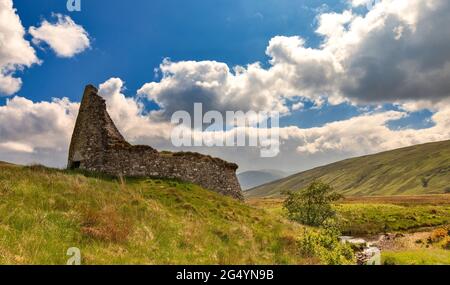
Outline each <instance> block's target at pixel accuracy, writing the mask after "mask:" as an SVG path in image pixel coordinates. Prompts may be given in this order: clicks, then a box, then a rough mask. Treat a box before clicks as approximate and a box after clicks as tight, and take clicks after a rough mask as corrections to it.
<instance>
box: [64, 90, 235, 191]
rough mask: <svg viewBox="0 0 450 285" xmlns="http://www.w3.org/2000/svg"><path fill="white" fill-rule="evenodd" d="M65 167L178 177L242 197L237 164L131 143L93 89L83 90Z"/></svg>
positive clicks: (115, 173)
mask: <svg viewBox="0 0 450 285" xmlns="http://www.w3.org/2000/svg"><path fill="white" fill-rule="evenodd" d="M68 167H69V168H81V169H86V170H90V171H96V172H102V173H106V174H110V175H124V176H149V177H160V178H171V179H179V180H182V181H186V182H191V183H195V184H198V185H200V186H202V187H203V188H206V189H209V190H212V191H215V192H218V193H220V194H223V195H228V196H231V197H234V198H236V199H243V195H242V191H241V187H240V185H239V182H238V180H237V177H236V170H237V168H238V166H237V165H236V164H233V163H229V162H226V161H224V160H221V159H219V158H213V157H210V156H206V155H202V154H198V153H182V152H181V153H168V152H164V153H160V152H158V151H157V150H155V149H153V148H151V147H150V146H132V145H131V144H129V143H128V142H126V141H125V139H124V138H123V137H122V135H121V134H120V132H119V131H118V130H117V128H116V126H115V125H114V123H113V121H112V119H111V118H110V116H109V114H108V112H107V111H106V104H105V100H104V99H103V98H101V97H100V96H99V95H98V94H97V89H96V88H95V87H93V86H91V85H88V86H87V87H86V89H85V92H84V95H83V100H82V102H81V106H80V111H79V114H78V118H77V122H76V125H75V129H74V133H73V136H72V141H71V145H70V150H69V161H68Z"/></svg>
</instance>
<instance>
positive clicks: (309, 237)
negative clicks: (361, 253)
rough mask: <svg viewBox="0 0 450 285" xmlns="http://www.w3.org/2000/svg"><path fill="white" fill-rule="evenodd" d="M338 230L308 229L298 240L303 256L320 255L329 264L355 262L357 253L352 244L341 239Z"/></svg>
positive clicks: (323, 261)
mask: <svg viewBox="0 0 450 285" xmlns="http://www.w3.org/2000/svg"><path fill="white" fill-rule="evenodd" d="M337 233H338V232H336V231H334V230H330V229H325V230H320V231H314V230H306V229H305V231H304V234H303V236H302V238H301V239H300V240H299V241H298V248H299V253H300V255H301V256H302V257H306V258H312V257H318V258H319V259H320V261H321V262H322V263H324V264H327V265H339V264H354V262H355V260H354V259H355V255H354V251H353V250H352V248H351V246H350V245H349V244H347V243H342V242H340V240H339V235H338V234H337Z"/></svg>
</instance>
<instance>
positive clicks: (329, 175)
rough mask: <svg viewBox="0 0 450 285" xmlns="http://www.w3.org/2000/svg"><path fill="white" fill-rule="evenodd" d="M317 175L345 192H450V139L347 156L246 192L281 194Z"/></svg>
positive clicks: (248, 193) (315, 177) (268, 194)
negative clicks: (348, 157)
mask: <svg viewBox="0 0 450 285" xmlns="http://www.w3.org/2000/svg"><path fill="white" fill-rule="evenodd" d="M316 179H320V180H322V181H324V182H327V183H329V184H331V185H332V186H333V187H334V189H336V190H337V191H338V192H339V193H341V194H344V195H354V196H384V195H409V194H414V195H419V194H438V193H444V192H450V141H442V142H435V143H428V144H423V145H416V146H412V147H406V148H401V149H396V150H392V151H387V152H382V153H379V154H374V155H368V156H363V157H358V158H352V159H347V160H344V161H340V162H336V163H333V164H330V165H326V166H322V167H318V168H315V169H312V170H308V171H305V172H301V173H298V174H294V175H292V176H289V177H286V178H284V179H281V180H278V181H274V182H271V183H268V184H265V185H262V186H259V187H256V188H254V189H250V190H249V191H247V192H246V193H245V196H247V197H273V196H279V195H280V193H281V192H282V191H284V190H291V191H297V190H299V189H302V188H304V187H305V186H307V185H308V184H310V183H311V182H312V181H314V180H316Z"/></svg>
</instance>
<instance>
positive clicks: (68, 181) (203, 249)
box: [0, 164, 308, 264]
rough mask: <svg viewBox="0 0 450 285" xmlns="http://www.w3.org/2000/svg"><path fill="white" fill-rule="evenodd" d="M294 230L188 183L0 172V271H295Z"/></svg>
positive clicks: (298, 231) (298, 229) (31, 170)
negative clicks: (169, 267)
mask: <svg viewBox="0 0 450 285" xmlns="http://www.w3.org/2000/svg"><path fill="white" fill-rule="evenodd" d="M302 232H303V227H302V226H300V225H297V224H294V223H291V222H289V221H287V220H285V219H283V218H282V217H280V216H277V215H270V214H268V213H266V212H265V211H263V210H261V209H256V208H252V207H250V206H248V205H245V204H243V203H241V202H239V201H235V200H233V199H231V198H227V197H224V196H221V195H218V194H216V193H213V192H211V191H206V190H204V189H202V188H200V187H198V186H196V185H192V184H186V183H180V182H176V181H169V180H167V181H166V180H152V179H126V181H125V182H123V183H121V182H119V181H117V180H116V179H113V178H108V177H101V176H99V177H96V176H93V175H88V176H86V175H84V174H83V173H77V172H69V171H60V170H53V169H46V168H43V167H18V166H13V165H7V164H1V165H0V264H65V263H66V261H67V259H68V258H69V257H68V256H66V251H67V249H68V248H70V247H78V248H79V249H80V250H81V254H82V263H83V264H302V263H307V262H308V260H307V259H304V258H302V257H301V256H299V254H298V250H297V239H298V238H300V237H301V235H302Z"/></svg>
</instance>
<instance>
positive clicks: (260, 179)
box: [237, 169, 288, 191]
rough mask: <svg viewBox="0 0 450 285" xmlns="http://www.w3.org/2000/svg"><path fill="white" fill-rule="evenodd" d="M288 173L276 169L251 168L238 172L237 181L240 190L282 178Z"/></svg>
mask: <svg viewBox="0 0 450 285" xmlns="http://www.w3.org/2000/svg"><path fill="white" fill-rule="evenodd" d="M286 176H288V174H286V173H284V172H282V171H277V170H272V169H268V170H251V171H245V172H242V173H239V174H238V176H237V177H238V179H239V183H240V184H241V188H242V190H244V191H246V190H248V189H251V188H255V187H257V186H260V185H263V184H266V183H269V182H272V181H275V180H279V179H282V178H284V177H286Z"/></svg>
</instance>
